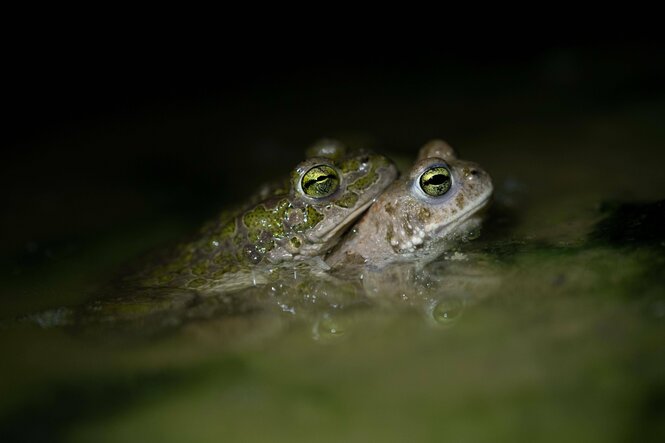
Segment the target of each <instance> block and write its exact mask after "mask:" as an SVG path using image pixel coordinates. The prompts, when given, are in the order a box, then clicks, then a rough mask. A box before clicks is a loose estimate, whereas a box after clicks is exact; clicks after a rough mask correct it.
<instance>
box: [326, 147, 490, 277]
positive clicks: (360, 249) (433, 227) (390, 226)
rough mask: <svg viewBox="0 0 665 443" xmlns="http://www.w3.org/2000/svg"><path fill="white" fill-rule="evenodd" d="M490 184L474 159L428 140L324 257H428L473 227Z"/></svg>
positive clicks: (367, 261) (371, 260)
mask: <svg viewBox="0 0 665 443" xmlns="http://www.w3.org/2000/svg"><path fill="white" fill-rule="evenodd" d="M492 190H493V188H492V180H491V178H490V176H489V174H487V172H485V171H484V170H483V169H482V168H480V166H479V165H477V164H475V163H472V162H469V161H465V160H460V159H458V158H457V155H456V154H455V151H454V150H453V149H452V148H451V147H450V146H449V145H448V144H446V143H445V142H443V141H441V140H434V141H431V142H429V143H427V144H426V145H425V146H423V148H422V149H421V150H420V153H419V155H418V158H417V160H416V162H415V164H414V165H413V167H412V168H411V170H410V171H409V173H408V174H406V175H405V176H404V177H402V178H400V179H399V180H397V181H395V182H394V183H393V184H392V185H390V186H389V187H388V189H386V190H385V191H384V192H383V193H382V194H381V196H380V197H379V198H378V199H377V200H376V202H375V203H374V204H373V205H372V206H371V207H370V209H369V210H368V211H367V212H366V213H365V214H364V215H363V217H362V219H361V220H360V221H359V222H358V223H357V224H356V225H355V226H354V228H353V230H352V232H350V233H349V234H348V235H347V236H346V237H345V238H344V240H343V241H342V242H340V244H339V245H338V248H337V249H336V250H335V251H334V252H333V253H332V254H331V255H330V256H329V257H328V258H327V259H326V261H327V263H328V264H330V265H332V266H334V267H337V268H339V267H343V266H345V265H349V264H356V265H363V266H366V267H383V266H385V265H388V264H390V263H395V262H411V263H413V262H416V263H427V262H430V261H432V260H434V259H435V258H437V257H438V256H440V255H441V254H442V253H443V252H444V251H445V250H446V249H448V248H449V247H450V245H451V244H452V243H454V242H455V240H458V239H459V238H461V237H463V236H464V235H466V234H467V233H469V232H470V231H472V230H473V229H475V228H477V227H478V225H479V223H480V216H479V211H480V210H481V209H483V208H484V207H485V206H486V205H487V203H488V202H489V199H490V197H491V195H492Z"/></svg>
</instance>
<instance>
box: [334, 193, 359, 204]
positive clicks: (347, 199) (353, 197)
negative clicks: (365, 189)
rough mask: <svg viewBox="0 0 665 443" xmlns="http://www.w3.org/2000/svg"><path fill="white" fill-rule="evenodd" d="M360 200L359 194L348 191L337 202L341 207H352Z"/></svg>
mask: <svg viewBox="0 0 665 443" xmlns="http://www.w3.org/2000/svg"><path fill="white" fill-rule="evenodd" d="M357 202H358V194H356V193H355V192H351V191H349V192H347V193H345V194H344V195H343V196H341V197H340V198H338V199H337V200H335V204H336V205H337V206H339V207H341V208H351V207H353V206H355V205H356V203H357Z"/></svg>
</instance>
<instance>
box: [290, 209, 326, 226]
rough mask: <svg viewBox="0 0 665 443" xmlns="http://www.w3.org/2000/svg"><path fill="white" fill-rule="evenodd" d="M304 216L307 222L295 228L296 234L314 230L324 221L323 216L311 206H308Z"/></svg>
mask: <svg viewBox="0 0 665 443" xmlns="http://www.w3.org/2000/svg"><path fill="white" fill-rule="evenodd" d="M303 214H304V216H305V220H304V221H303V222H302V223H299V224H297V225H296V226H294V227H293V230H294V231H296V232H305V231H307V230H309V229H312V228H313V227H314V226H316V225H318V224H319V223H320V222H321V221H322V220H323V214H321V213H320V212H319V211H317V210H316V209H314V207H313V206H311V205H307V207H306V208H305V211H304V212H303Z"/></svg>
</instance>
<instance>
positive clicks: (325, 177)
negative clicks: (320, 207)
mask: <svg viewBox="0 0 665 443" xmlns="http://www.w3.org/2000/svg"><path fill="white" fill-rule="evenodd" d="M331 178H334V177H333V176H332V175H322V176H319V177H316V178H315V179H313V180H309V181H307V183H305V188H306V189H309V188H310V187H311V186H313V185H316V184H319V183H321V182H324V181H326V180H329V179H331Z"/></svg>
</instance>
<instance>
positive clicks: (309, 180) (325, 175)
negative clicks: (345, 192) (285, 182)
mask: <svg viewBox="0 0 665 443" xmlns="http://www.w3.org/2000/svg"><path fill="white" fill-rule="evenodd" d="M301 185H302V190H303V192H304V193H305V195H308V196H310V197H314V198H322V197H327V196H329V195H330V194H332V193H334V192H335V191H337V189H338V188H339V175H338V174H337V171H335V170H334V169H333V168H331V167H330V166H326V165H318V166H314V167H313V168H311V169H310V170H309V171H307V172H305V175H303V177H302V182H301Z"/></svg>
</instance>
